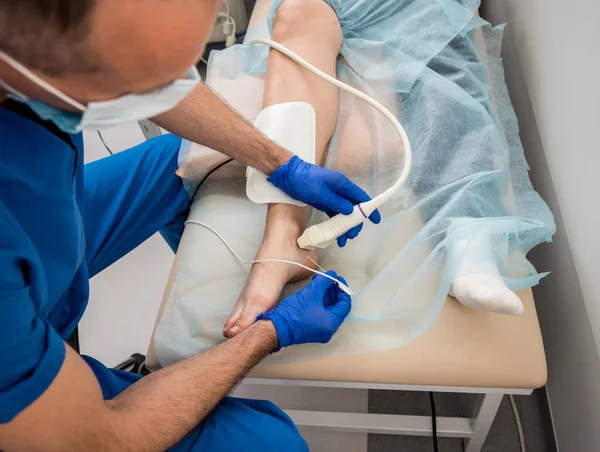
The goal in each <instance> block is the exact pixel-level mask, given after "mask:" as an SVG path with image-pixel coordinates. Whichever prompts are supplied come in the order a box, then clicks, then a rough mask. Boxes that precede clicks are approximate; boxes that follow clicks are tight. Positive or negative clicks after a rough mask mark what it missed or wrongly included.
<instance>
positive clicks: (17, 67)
mask: <svg viewBox="0 0 600 452" xmlns="http://www.w3.org/2000/svg"><path fill="white" fill-rule="evenodd" d="M0 59H2V60H4V62H5V63H6V64H8V65H9V66H11V67H12V68H13V69H15V70H16V71H18V72H19V73H20V74H21V75H23V76H24V77H27V78H28V79H29V80H31V81H32V82H33V83H35V84H36V85H38V86H39V87H40V88H43V89H45V90H46V91H48V92H49V93H50V94H52V95H54V96H56V97H57V98H58V99H60V100H62V101H63V102H64V103H66V104H68V105H70V106H71V107H73V108H76V109H77V110H79V111H82V112H83V111H85V110H86V107H85V105H82V104H80V103H79V102H77V101H76V100H74V99H71V98H70V97H69V96H67V95H66V94H63V93H62V92H60V91H59V90H58V89H56V88H55V87H54V86H52V85H51V84H50V83H48V82H46V81H45V80H42V79H41V78H40V77H38V76H37V75H35V74H34V73H33V72H31V71H30V70H29V69H27V68H26V67H25V66H23V65H22V64H21V63H19V62H18V61H17V60H15V59H13V58H12V57H11V56H9V55H7V54H6V53H4V52H3V51H2V50H0Z"/></svg>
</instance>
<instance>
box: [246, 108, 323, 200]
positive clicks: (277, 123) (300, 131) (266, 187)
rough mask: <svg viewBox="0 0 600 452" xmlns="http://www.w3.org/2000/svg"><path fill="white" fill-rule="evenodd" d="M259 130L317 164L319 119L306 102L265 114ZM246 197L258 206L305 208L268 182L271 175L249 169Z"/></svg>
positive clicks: (256, 124)
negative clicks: (272, 205) (274, 205)
mask: <svg viewBox="0 0 600 452" xmlns="http://www.w3.org/2000/svg"><path fill="white" fill-rule="evenodd" d="M254 125H255V126H256V128H257V129H258V130H260V131H261V132H262V133H264V134H265V135H266V136H268V137H269V138H270V139H271V140H273V141H275V142H276V143H277V144H278V145H280V146H281V147H283V148H285V149H287V150H288V151H290V152H292V153H293V154H296V155H297V156H298V157H300V158H301V159H302V160H304V161H305V162H309V163H315V152H316V149H315V148H316V139H317V137H316V135H317V115H316V113H315V109H314V108H313V107H312V105H310V104H309V103H306V102H285V103H281V104H275V105H271V106H269V107H267V108H265V109H264V110H263V111H261V112H260V113H259V114H258V116H257V117H256V121H254ZM246 178H247V181H246V195H247V196H248V199H250V200H251V201H252V202H255V203H258V204H269V203H285V204H293V205H295V206H300V207H305V206H306V204H305V203H303V202H301V201H297V200H295V199H294V198H292V197H290V196H288V195H287V194H286V193H285V192H284V191H282V190H280V189H279V188H277V187H275V186H274V185H273V184H272V183H270V182H269V181H268V180H267V175H266V174H265V173H263V172H262V171H259V170H257V169H256V168H252V167H248V172H247V174H246Z"/></svg>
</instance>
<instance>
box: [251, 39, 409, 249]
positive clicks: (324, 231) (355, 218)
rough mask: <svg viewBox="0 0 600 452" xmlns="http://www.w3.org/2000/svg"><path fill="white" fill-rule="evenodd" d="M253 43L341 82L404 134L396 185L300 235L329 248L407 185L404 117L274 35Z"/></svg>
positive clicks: (309, 245)
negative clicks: (271, 49) (313, 62)
mask: <svg viewBox="0 0 600 452" xmlns="http://www.w3.org/2000/svg"><path fill="white" fill-rule="evenodd" d="M249 44H250V45H255V44H265V45H267V46H269V47H271V48H273V49H275V50H277V51H278V52H281V53H282V54H284V55H285V56H287V57H288V58H290V59H292V60H293V61H295V62H296V63H298V64H299V65H300V66H302V67H304V68H306V69H307V70H309V71H310V72H312V73H313V74H315V75H316V76H317V77H320V78H322V79H323V80H325V81H326V82H329V83H331V84H332V85H335V86H337V87H338V88H339V89H341V90H344V91H346V92H347V93H350V94H352V95H353V96H356V97H358V98H359V99H361V100H362V101H364V102H366V103H367V104H369V105H371V106H372V107H373V108H375V109H376V110H377V111H378V112H380V113H381V114H382V115H383V116H384V117H385V118H386V119H387V120H388V121H389V122H390V123H391V124H392V126H394V128H395V129H396V131H397V132H398V135H400V139H401V140H402V146H403V148H404V168H403V169H402V173H401V174H400V177H399V178H398V180H397V181H396V182H395V183H394V185H392V186H391V187H390V188H388V189H387V190H385V191H384V192H383V193H381V194H380V195H378V196H376V197H375V198H373V199H371V200H370V201H368V202H364V203H361V204H358V205H356V206H354V210H353V211H352V213H351V214H350V215H342V214H338V215H335V216H334V217H332V218H330V219H329V220H327V221H324V222H323V223H320V224H316V225H314V226H311V227H309V228H308V229H307V230H306V231H304V233H303V234H302V235H301V236H300V238H299V239H298V246H300V248H303V249H309V250H314V249H318V248H326V247H327V246H329V245H330V244H331V243H333V242H334V240H335V239H337V238H338V237H339V236H341V235H342V234H345V233H346V232H348V231H349V230H350V229H352V228H353V227H355V226H358V225H359V224H360V223H362V222H363V221H364V220H365V219H366V218H368V217H369V215H371V214H372V213H373V211H374V210H375V209H377V208H378V207H379V206H381V205H382V204H383V203H385V202H386V201H388V200H389V199H390V198H391V197H392V196H393V195H394V193H396V192H397V191H398V190H399V189H400V188H401V187H402V186H403V185H404V183H405V182H406V179H408V175H409V174H410V168H411V164H412V151H411V148H410V141H409V140H408V136H407V135H406V131H405V130H404V128H403V127H402V124H400V121H398V119H396V117H395V116H394V115H393V114H392V113H391V112H390V111H389V110H388V109H387V108H385V107H384V106H383V105H382V104H380V103H379V102H377V101H376V100H375V99H373V98H372V97H370V96H368V95H366V94H365V93H363V92H361V91H359V90H357V89H356V88H353V87H352V86H350V85H347V84H346V83H344V82H341V81H339V80H338V79H336V78H335V77H332V76H330V75H329V74H326V73H325V72H323V71H321V70H319V69H317V68H316V67H314V66H313V65H312V64H310V63H309V62H308V61H306V60H305V59H304V58H302V57H300V56H299V55H297V54H295V53H294V52H292V51H291V50H289V49H288V48H287V47H285V46H282V45H281V44H279V43H278V42H275V41H272V40H270V39H254V40H252V41H250V42H249Z"/></svg>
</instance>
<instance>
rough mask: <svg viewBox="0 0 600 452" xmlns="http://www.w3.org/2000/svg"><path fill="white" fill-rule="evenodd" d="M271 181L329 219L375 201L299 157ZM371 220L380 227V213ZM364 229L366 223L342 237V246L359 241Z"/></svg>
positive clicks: (343, 179) (348, 182) (342, 178)
mask: <svg viewBox="0 0 600 452" xmlns="http://www.w3.org/2000/svg"><path fill="white" fill-rule="evenodd" d="M268 181H269V182H271V183H272V184H273V185H275V186H276V187H277V188H279V189H280V190H283V191H284V192H286V193H287V194H288V195H290V196H291V197H292V198H294V199H297V200H298V201H302V202H305V203H306V204H309V205H311V206H313V207H314V208H315V209H319V210H320V211H321V212H325V213H326V214H327V215H328V216H329V217H333V216H334V215H337V214H338V213H343V214H344V215H349V214H351V213H352V209H353V207H354V205H355V204H359V203H361V202H366V201H370V200H371V197H370V196H369V195H368V194H367V193H366V192H365V191H364V190H363V189H362V188H360V187H359V186H357V185H356V184H354V182H352V181H351V180H350V179H348V178H347V177H346V176H344V175H343V174H342V173H339V172H337V171H332V170H328V169H327V168H321V167H320V166H317V165H313V164H312V163H308V162H305V161H304V160H302V159H301V158H300V157H298V156H297V155H295V156H293V157H292V158H291V159H290V160H289V161H288V162H287V163H285V164H284V165H282V166H280V167H279V168H277V169H276V170H275V172H274V173H273V174H271V176H270V177H269V178H268ZM369 220H371V222H373V223H375V224H378V223H379V222H380V221H381V215H380V214H379V211H378V210H375V211H374V212H373V213H372V214H371V215H370V216H369ZM361 229H362V223H361V224H359V225H358V226H356V227H354V228H352V229H350V230H349V231H348V232H347V233H346V234H344V235H342V236H340V237H338V239H337V242H338V245H339V246H344V245H346V242H347V241H348V239H353V238H355V237H356V236H357V235H358V233H359V232H360V230H361Z"/></svg>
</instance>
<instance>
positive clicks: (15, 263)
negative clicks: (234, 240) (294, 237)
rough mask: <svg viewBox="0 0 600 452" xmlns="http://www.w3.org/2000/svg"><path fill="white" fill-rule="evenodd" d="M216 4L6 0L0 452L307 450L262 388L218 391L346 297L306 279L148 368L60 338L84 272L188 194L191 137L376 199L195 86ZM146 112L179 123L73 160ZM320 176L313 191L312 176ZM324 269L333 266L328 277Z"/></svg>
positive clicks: (356, 196)
mask: <svg viewBox="0 0 600 452" xmlns="http://www.w3.org/2000/svg"><path fill="white" fill-rule="evenodd" d="M220 3H221V2H220V0H2V1H0V450H2V451H5V452H10V451H24V450H27V451H30V450H44V451H45V450H48V451H54V450H56V451H71V450H73V451H75V450H77V451H78V450H82V451H83V450H86V451H87V450H90V451H92V450H94V451H96V450H109V451H125V450H131V451H161V450H165V449H168V448H172V449H171V450H175V451H184V450H194V451H196V450H202V451H211V452H215V451H246V450H248V451H254V450H256V451H263V452H269V451H290V452H294V451H305V450H307V446H306V443H305V442H304V440H303V439H302V438H301V436H300V435H299V433H298V431H297V429H296V427H295V426H294V425H293V423H292V422H291V420H290V419H289V418H288V417H287V416H286V415H285V414H284V413H283V412H282V411H281V410H279V409H278V408H277V407H275V406H274V405H272V404H271V403H269V402H266V401H254V400H243V399H235V398H230V397H226V394H227V393H228V392H229V391H230V390H231V388H232V387H233V386H234V385H235V384H236V383H237V382H238V381H239V380H240V378H242V377H243V376H244V375H245V374H246V373H247V372H248V371H249V370H250V369H251V368H252V367H253V366H254V365H256V364H257V363H258V362H259V361H260V360H261V359H263V358H264V357H265V356H266V355H268V354H269V353H272V352H275V351H277V350H279V349H280V348H282V347H286V346H290V345H294V344H301V343H307V342H327V341H328V340H329V339H330V338H331V336H332V335H333V334H334V333H335V331H336V330H337V329H338V327H339V326H340V324H341V323H342V321H343V320H344V318H345V317H346V316H347V315H348V313H349V311H350V298H349V297H348V296H347V295H346V294H344V293H343V292H341V291H340V290H339V287H337V286H335V285H333V284H332V283H331V281H330V280H329V279H326V278H324V277H316V278H314V279H313V281H312V282H311V283H310V284H309V285H308V286H307V287H306V288H305V289H304V290H302V291H300V292H298V293H296V294H294V295H292V296H290V297H289V298H287V299H286V300H284V301H283V302H282V303H280V304H279V306H277V307H276V308H274V309H273V310H271V311H269V312H266V313H264V314H262V315H261V316H259V317H258V320H257V322H256V323H255V324H254V325H252V326H251V327H249V328H248V329H246V330H244V331H243V332H242V333H240V334H239V335H237V336H236V337H235V338H233V339H230V340H228V341H227V342H225V343H223V344H222V345H220V346H218V347H216V348H214V349H212V350H210V351H208V352H205V353H202V354H199V355H197V356H194V357H192V358H189V359H187V360H185V361H182V362H180V363H178V364H176V365H173V366H171V367H168V368H166V369H163V370H161V371H159V372H156V373H154V374H151V375H150V376H148V377H145V378H141V377H140V376H138V375H134V374H131V373H127V372H122V371H116V370H111V369H108V368H107V367H105V366H104V365H102V364H101V363H100V362H98V361H96V360H94V359H92V358H89V357H81V356H79V355H78V354H77V353H76V352H75V351H74V350H72V349H71V348H70V347H69V346H67V345H66V344H65V340H66V339H67V338H68V337H69V336H70V334H71V333H72V332H73V330H74V329H75V327H76V325H77V323H78V322H79V320H80V318H81V316H82V314H83V311H84V310H85V307H86V304H87V301H88V293H89V278H90V277H92V276H94V275H95V274H97V273H98V272H100V271H102V270H103V269H105V268H106V267H108V266H109V265H111V264H112V263H113V262H115V261H116V260H118V259H119V258H120V257H122V256H124V255H125V254H127V253H128V252H129V251H131V250H132V249H133V248H135V247H136V246H138V245H139V244H141V243H142V242H143V241H144V240H146V239H147V238H148V237H150V236H151V235H153V234H154V233H156V232H157V231H161V233H162V234H163V236H164V237H165V238H166V239H167V241H168V242H169V244H170V245H171V246H172V247H173V248H176V246H177V244H178V240H179V237H180V235H181V232H182V230H183V221H184V220H185V217H186V215H187V212H188V209H189V205H190V197H189V195H188V193H187V192H186V190H185V189H184V188H183V185H182V182H181V180H180V179H179V178H178V177H177V176H176V175H175V171H176V169H177V154H178V151H179V148H180V145H181V140H182V138H180V137H184V138H186V139H189V140H191V141H194V142H197V143H201V144H204V145H207V146H209V147H211V148H214V149H216V150H219V151H221V152H223V153H225V154H228V155H229V156H231V157H233V158H235V159H237V160H239V161H241V162H243V163H245V164H247V165H251V166H253V167H255V168H258V169H260V170H262V171H264V172H265V173H269V174H270V173H273V172H279V177H278V179H280V180H283V181H284V182H285V183H284V184H283V186H285V187H288V188H287V190H288V194H290V195H291V196H294V197H295V198H297V199H299V200H301V201H304V202H306V203H307V204H310V205H312V206H320V207H321V208H326V209H328V210H330V211H334V212H341V213H349V210H350V209H351V207H352V205H353V204H356V203H358V202H363V201H365V200H368V199H369V198H368V196H367V195H366V194H365V193H364V192H363V191H362V190H360V189H359V188H358V187H356V186H355V185H353V184H352V183H350V182H349V181H348V180H347V179H346V178H345V177H344V176H343V175H341V174H339V173H336V172H333V171H328V170H324V169H322V168H318V167H316V166H314V165H310V164H308V163H304V162H302V161H297V160H295V164H294V165H290V162H289V161H290V158H291V155H290V154H289V153H288V152H287V151H286V150H284V149H282V148H280V147H279V146H277V145H276V144H274V143H273V142H271V141H270V140H268V139H267V138H266V137H264V136H263V135H261V134H260V133H259V132H257V131H256V130H255V129H254V128H253V127H252V126H251V125H249V124H248V123H247V122H245V121H244V120H243V119H242V118H240V117H239V116H238V115H237V114H236V113H235V112H233V111H232V110H231V109H230V108H229V107H227V105H225V104H224V103H223V102H222V101H221V100H219V98H218V97H216V96H215V95H214V94H213V93H212V92H211V91H210V90H209V89H208V88H207V87H205V86H204V85H203V84H202V83H200V81H199V77H198V73H197V71H196V69H195V67H194V63H195V62H196V61H197V60H198V59H199V57H200V56H201V54H202V52H203V50H204V47H205V43H206V41H207V39H208V37H209V35H210V33H211V30H212V24H213V22H214V20H215V18H216V16H217V13H218V12H219V10H220V6H221V5H220ZM142 118H153V120H154V121H155V122H156V123H157V124H160V125H161V126H163V127H164V128H166V129H168V130H170V131H172V132H173V133H175V134H176V135H167V136H163V137H159V138H156V139H153V140H150V141H148V142H146V143H144V144H142V145H140V146H137V147H135V148H133V149H130V150H127V151H124V152H122V153H119V154H117V155H114V156H112V157H108V158H106V159H102V160H100V161H97V162H94V163H92V164H90V165H86V166H84V165H83V160H84V159H83V139H82V134H81V131H82V130H83V129H85V128H89V129H92V130H93V129H95V128H98V127H102V126H106V125H110V124H115V123H117V122H120V121H131V120H139V119H142ZM315 187H319V189H318V190H317V189H315ZM332 274H333V273H332Z"/></svg>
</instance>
